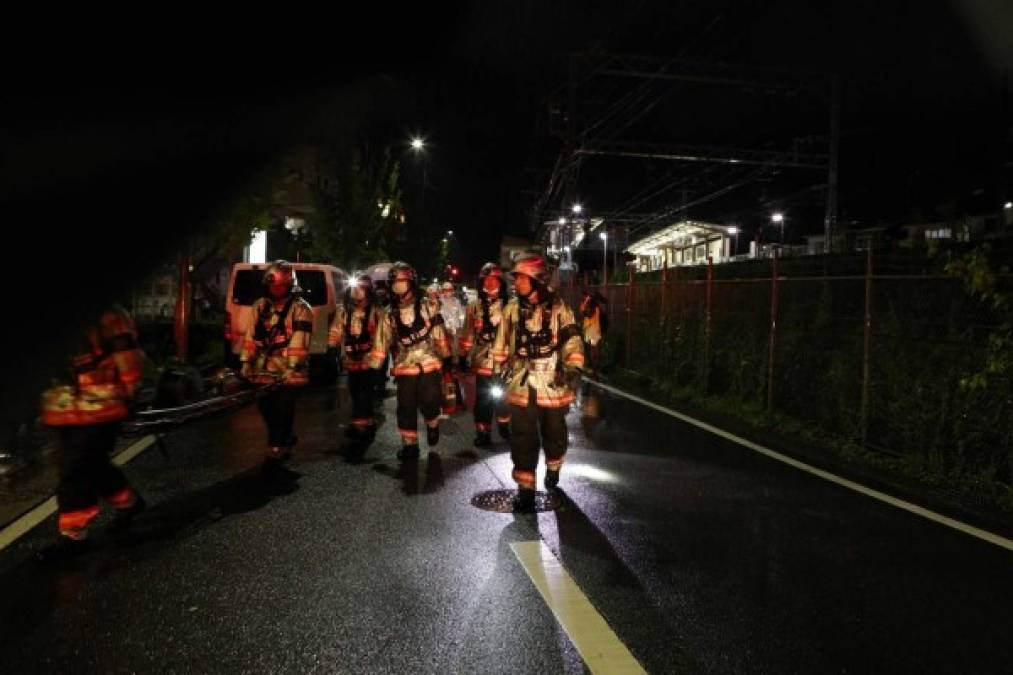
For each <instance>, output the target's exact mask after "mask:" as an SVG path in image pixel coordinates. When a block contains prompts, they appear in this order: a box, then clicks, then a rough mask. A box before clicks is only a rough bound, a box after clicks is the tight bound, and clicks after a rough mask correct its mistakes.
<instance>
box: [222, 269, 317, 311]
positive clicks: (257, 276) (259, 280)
mask: <svg viewBox="0 0 1013 675" xmlns="http://www.w3.org/2000/svg"><path fill="white" fill-rule="evenodd" d="M295 276H296V279H298V281H299V287H300V288H302V290H303V294H302V297H303V299H304V300H306V302H308V303H310V305H311V306H312V307H321V306H323V305H326V304H327V277H326V276H325V275H324V273H323V272H322V271H321V270H300V269H296V271H295ZM263 280H264V270H237V271H236V281H235V283H234V284H233V286H232V302H233V303H234V304H236V305H245V306H249V305H252V304H253V303H255V302H256V301H257V300H259V299H260V298H262V297H264V284H263Z"/></svg>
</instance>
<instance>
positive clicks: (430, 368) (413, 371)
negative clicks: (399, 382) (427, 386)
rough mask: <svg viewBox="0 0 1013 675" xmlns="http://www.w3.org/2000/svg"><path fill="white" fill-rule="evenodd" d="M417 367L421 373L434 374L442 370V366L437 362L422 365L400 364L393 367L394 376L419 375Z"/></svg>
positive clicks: (427, 362) (432, 361)
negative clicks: (420, 369)
mask: <svg viewBox="0 0 1013 675" xmlns="http://www.w3.org/2000/svg"><path fill="white" fill-rule="evenodd" d="M419 366H421V367H422V373H435V372H437V371H439V370H440V369H441V368H443V364H442V363H440V362H439V361H437V360H430V361H425V362H424V363H421V364H418V363H402V364H400V365H397V366H394V375H409V376H411V375H419Z"/></svg>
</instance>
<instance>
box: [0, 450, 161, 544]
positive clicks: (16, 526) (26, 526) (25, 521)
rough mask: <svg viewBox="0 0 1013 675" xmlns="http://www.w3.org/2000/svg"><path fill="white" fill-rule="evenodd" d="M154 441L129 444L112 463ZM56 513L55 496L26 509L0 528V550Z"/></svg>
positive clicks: (126, 458) (123, 460) (128, 457)
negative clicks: (19, 515) (26, 511)
mask: <svg viewBox="0 0 1013 675" xmlns="http://www.w3.org/2000/svg"><path fill="white" fill-rule="evenodd" d="M154 442H155V437H154V436H150V435H149V436H145V437H144V438H142V439H140V440H138V441H137V442H136V443H134V444H132V445H130V446H129V447H128V448H127V449H125V450H124V451H123V452H121V453H119V454H118V455H116V456H115V457H113V464H115V465H116V466H123V465H124V464H126V463H127V462H129V461H130V460H132V459H133V458H134V457H137V455H139V454H141V453H142V452H144V451H145V450H146V449H148V447H149V446H150V445H151V444H152V443H154ZM54 513H56V497H55V496H53V497H50V498H49V499H47V500H46V501H44V502H42V503H41V504H39V505H38V506H36V507H35V508H33V509H31V510H30V511H28V513H26V514H24V515H23V516H21V517H20V518H18V519H17V520H15V521H14V522H12V523H11V524H9V525H8V526H7V527H5V528H4V529H2V530H0V551H2V550H4V549H5V548H7V547H8V546H10V545H11V544H13V543H14V542H15V541H17V540H18V539H19V538H21V537H22V536H24V535H25V534H26V533H28V532H30V531H31V530H32V528H34V527H35V526H36V525H38V524H39V523H41V522H42V521H44V520H45V519H46V518H48V517H49V516H51V515H53V514H54Z"/></svg>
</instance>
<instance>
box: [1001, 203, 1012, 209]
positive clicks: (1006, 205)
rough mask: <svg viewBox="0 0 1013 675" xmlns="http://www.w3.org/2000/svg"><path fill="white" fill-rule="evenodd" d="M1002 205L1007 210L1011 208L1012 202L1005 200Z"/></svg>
mask: <svg viewBox="0 0 1013 675" xmlns="http://www.w3.org/2000/svg"><path fill="white" fill-rule="evenodd" d="M1002 207H1003V208H1004V209H1006V210H1007V211H1009V210H1010V209H1013V202H1006V203H1005V204H1003V205H1002Z"/></svg>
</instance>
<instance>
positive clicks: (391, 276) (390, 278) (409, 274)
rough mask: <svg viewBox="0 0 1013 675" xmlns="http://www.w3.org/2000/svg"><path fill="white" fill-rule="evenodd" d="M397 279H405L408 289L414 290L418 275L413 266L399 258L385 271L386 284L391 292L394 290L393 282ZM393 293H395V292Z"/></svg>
mask: <svg viewBox="0 0 1013 675" xmlns="http://www.w3.org/2000/svg"><path fill="white" fill-rule="evenodd" d="M397 281H407V282H408V290H409V291H411V290H414V289H415V288H416V287H417V286H418V275H417V274H416V273H415V268H414V267H412V266H411V265H409V264H408V263H406V262H403V261H400V260H399V261H398V262H396V263H394V264H393V265H391V266H390V269H389V270H388V271H387V286H388V287H389V288H390V291H391V293H393V292H394V283H395V282H397ZM395 295H397V294H396V293H395ZM402 295H404V294H402Z"/></svg>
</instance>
